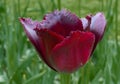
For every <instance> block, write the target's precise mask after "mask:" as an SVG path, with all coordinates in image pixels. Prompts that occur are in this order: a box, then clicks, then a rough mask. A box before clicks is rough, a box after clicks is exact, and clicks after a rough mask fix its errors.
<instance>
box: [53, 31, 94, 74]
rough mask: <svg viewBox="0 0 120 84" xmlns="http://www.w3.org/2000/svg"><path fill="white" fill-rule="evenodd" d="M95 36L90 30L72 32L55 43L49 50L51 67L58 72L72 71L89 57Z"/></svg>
mask: <svg viewBox="0 0 120 84" xmlns="http://www.w3.org/2000/svg"><path fill="white" fill-rule="evenodd" d="M94 41H95V37H94V34H93V33H91V32H80V31H75V32H72V33H71V35H70V37H67V38H65V39H64V40H63V41H62V42H60V43H59V44H57V45H56V46H55V47H54V48H53V50H52V52H51V62H52V65H53V67H54V68H55V69H56V70H57V71H59V72H68V73H69V72H73V71H75V70H77V69H78V68H79V67H81V66H82V65H84V64H85V63H86V62H87V60H88V59H89V57H90V54H91V51H92V49H93V45H94Z"/></svg>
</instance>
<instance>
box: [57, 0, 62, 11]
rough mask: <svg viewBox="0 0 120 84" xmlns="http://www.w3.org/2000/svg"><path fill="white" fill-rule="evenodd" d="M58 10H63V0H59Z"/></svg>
mask: <svg viewBox="0 0 120 84" xmlns="http://www.w3.org/2000/svg"><path fill="white" fill-rule="evenodd" d="M58 10H61V0H58Z"/></svg>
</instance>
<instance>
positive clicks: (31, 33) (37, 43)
mask: <svg viewBox="0 0 120 84" xmlns="http://www.w3.org/2000/svg"><path fill="white" fill-rule="evenodd" d="M20 22H21V23H22V25H23V26H24V29H25V32H26V35H27V36H28V38H29V40H30V41H31V42H32V44H33V45H34V47H35V48H36V50H37V51H38V53H39V55H40V56H41V58H42V59H43V61H44V62H45V63H46V64H47V65H48V66H49V67H51V68H52V69H54V68H53V67H52V66H51V65H50V63H49V61H48V60H47V58H46V54H45V49H44V46H43V43H42V41H41V38H39V37H38V35H37V34H36V32H35V30H34V28H36V25H38V24H39V22H37V21H32V20H31V19H29V18H20Z"/></svg>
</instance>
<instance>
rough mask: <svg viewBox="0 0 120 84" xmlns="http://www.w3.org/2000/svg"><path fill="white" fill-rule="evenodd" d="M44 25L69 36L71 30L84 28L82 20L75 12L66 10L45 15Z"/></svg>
mask: <svg viewBox="0 0 120 84" xmlns="http://www.w3.org/2000/svg"><path fill="white" fill-rule="evenodd" d="M42 26H43V28H47V29H50V30H52V31H54V32H56V33H57V34H61V35H63V36H64V37H66V36H68V35H69V34H70V32H71V31H76V30H80V31H82V30H83V25H82V21H81V20H80V19H79V18H78V17H77V16H76V15H75V14H72V13H71V12H69V11H66V10H61V11H54V12H53V13H50V14H47V15H46V16H45V17H44V21H43V22H42Z"/></svg>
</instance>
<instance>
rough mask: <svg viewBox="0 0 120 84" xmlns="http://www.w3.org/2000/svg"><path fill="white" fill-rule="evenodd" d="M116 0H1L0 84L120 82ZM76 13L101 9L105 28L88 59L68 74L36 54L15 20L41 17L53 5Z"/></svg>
mask: <svg viewBox="0 0 120 84" xmlns="http://www.w3.org/2000/svg"><path fill="white" fill-rule="evenodd" d="M119 3H120V1H119V0H0V84H68V81H70V82H69V83H70V84H120V56H119V55H120V33H119V32H120V28H119V26H120V17H119V16H120V10H119V9H118V8H119ZM64 8H65V9H68V10H70V11H71V12H73V13H75V14H77V16H79V17H85V16H86V15H87V14H90V13H92V14H95V13H97V12H99V11H102V12H104V14H105V16H106V19H107V26H106V27H107V28H106V31H105V34H104V38H103V39H102V41H101V42H100V43H99V45H98V46H97V48H96V50H95V52H94V53H93V56H92V57H91V59H90V60H89V62H88V63H87V64H86V65H85V66H83V67H82V68H80V69H79V70H78V71H76V72H74V73H72V74H71V76H70V77H71V79H70V80H69V77H68V76H64V75H61V74H60V73H58V72H55V71H53V70H51V69H50V68H49V67H48V66H46V65H45V64H44V63H43V61H42V60H41V59H40V58H39V56H38V54H37V52H36V51H35V49H34V47H33V46H32V45H31V43H30V42H29V40H28V39H27V37H26V35H25V32H24V30H23V28H22V26H21V24H20V22H19V20H18V18H19V17H31V18H32V19H34V20H35V19H36V20H39V21H40V20H42V18H43V16H44V15H45V14H46V13H49V12H51V11H53V10H55V9H64Z"/></svg>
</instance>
